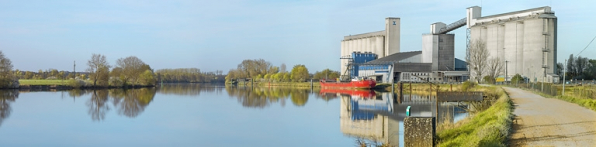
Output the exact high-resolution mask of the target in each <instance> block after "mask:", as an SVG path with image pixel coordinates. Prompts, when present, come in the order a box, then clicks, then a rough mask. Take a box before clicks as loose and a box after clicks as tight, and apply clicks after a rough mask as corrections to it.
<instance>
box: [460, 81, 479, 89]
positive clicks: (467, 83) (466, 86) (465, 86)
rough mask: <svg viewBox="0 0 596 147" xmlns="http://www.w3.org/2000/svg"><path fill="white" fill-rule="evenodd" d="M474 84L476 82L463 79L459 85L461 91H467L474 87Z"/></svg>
mask: <svg viewBox="0 0 596 147" xmlns="http://www.w3.org/2000/svg"><path fill="white" fill-rule="evenodd" d="M475 85H476V83H474V82H471V81H465V82H464V83H463V84H462V85H461V90H462V91H468V90H470V89H472V88H474V86H475Z"/></svg>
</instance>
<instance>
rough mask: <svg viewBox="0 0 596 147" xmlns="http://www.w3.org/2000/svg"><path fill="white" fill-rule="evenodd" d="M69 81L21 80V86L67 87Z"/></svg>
mask: <svg viewBox="0 0 596 147" xmlns="http://www.w3.org/2000/svg"><path fill="white" fill-rule="evenodd" d="M68 81H69V80H23V79H20V80H19V84H20V85H60V86H67V85H68Z"/></svg>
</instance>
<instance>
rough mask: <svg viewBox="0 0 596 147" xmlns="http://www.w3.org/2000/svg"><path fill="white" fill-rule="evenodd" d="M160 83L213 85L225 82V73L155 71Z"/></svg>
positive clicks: (175, 70)
mask: <svg viewBox="0 0 596 147" xmlns="http://www.w3.org/2000/svg"><path fill="white" fill-rule="evenodd" d="M155 73H156V74H157V77H158V80H159V81H158V82H165V83H213V82H223V81H224V77H225V76H224V75H222V74H223V71H220V70H216V71H215V72H201V70H200V69H198V68H176V69H160V70H157V71H155Z"/></svg>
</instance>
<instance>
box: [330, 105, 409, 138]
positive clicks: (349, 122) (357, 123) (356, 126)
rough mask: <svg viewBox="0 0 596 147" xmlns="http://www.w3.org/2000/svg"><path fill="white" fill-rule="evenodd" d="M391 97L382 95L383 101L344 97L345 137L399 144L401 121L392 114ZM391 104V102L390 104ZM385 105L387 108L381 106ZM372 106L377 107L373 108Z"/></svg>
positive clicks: (342, 119) (343, 122)
mask: <svg viewBox="0 0 596 147" xmlns="http://www.w3.org/2000/svg"><path fill="white" fill-rule="evenodd" d="M390 96H391V95H388V94H382V99H356V100H353V98H351V97H350V96H342V97H341V101H340V103H341V104H340V130H341V132H342V133H344V134H345V135H349V136H354V137H359V138H364V139H368V140H372V141H377V142H383V143H385V144H390V145H398V144H399V120H397V119H395V118H396V117H391V116H387V114H391V112H390V111H389V110H391V109H388V108H392V105H391V104H389V103H383V102H379V101H387V100H390V98H392V97H390ZM390 103H391V102H390ZM382 104H384V105H385V106H381V105H382ZM372 105H375V106H374V107H372Z"/></svg>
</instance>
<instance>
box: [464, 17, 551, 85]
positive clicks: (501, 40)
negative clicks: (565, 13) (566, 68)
mask: <svg viewBox="0 0 596 147" xmlns="http://www.w3.org/2000/svg"><path fill="white" fill-rule="evenodd" d="M467 12H468V14H467V18H468V19H467V24H468V28H469V29H470V42H474V41H476V40H480V41H484V42H485V43H486V48H487V49H488V51H489V59H491V58H499V59H501V60H502V61H503V62H505V63H504V64H507V69H506V71H502V73H503V75H504V74H505V72H507V76H506V77H507V79H508V80H509V79H511V78H512V77H513V76H514V75H515V74H520V75H522V76H523V77H528V78H529V79H532V80H533V81H537V82H549V83H553V82H554V83H557V82H558V81H559V76H558V75H556V74H554V73H555V71H557V69H556V68H557V67H556V65H557V17H556V16H555V13H554V11H551V8H550V7H539V8H533V9H527V10H521V11H515V12H509V13H503V14H496V15H490V16H481V15H480V14H481V8H480V7H478V6H475V7H470V8H468V9H467ZM471 72H476V71H474V70H471ZM471 75H472V76H473V75H475V74H471ZM473 78H476V77H473Z"/></svg>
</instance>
